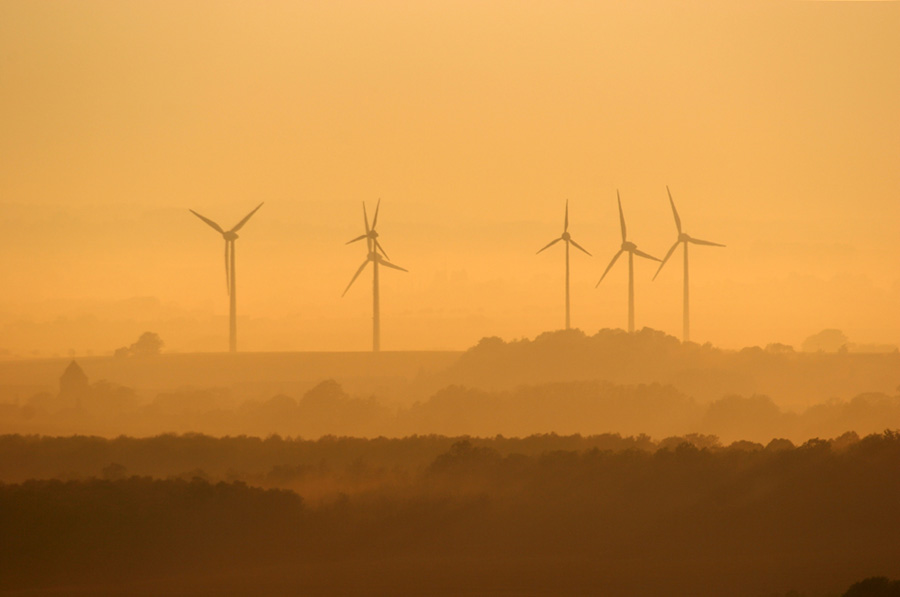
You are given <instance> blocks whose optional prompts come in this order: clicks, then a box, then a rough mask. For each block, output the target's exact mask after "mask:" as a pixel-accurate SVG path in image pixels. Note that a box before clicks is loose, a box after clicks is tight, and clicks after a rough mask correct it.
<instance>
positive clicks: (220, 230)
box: [188, 209, 225, 234]
mask: <svg viewBox="0 0 900 597" xmlns="http://www.w3.org/2000/svg"><path fill="white" fill-rule="evenodd" d="M188 211H189V212H191V213H192V214H194V215H195V216H197V217H198V218H200V219H201V220H203V221H204V222H206V223H207V224H209V225H210V226H212V227H213V228H215V229H216V231H218V232H219V233H221V234H225V231H224V230H222V227H221V226H219V225H218V224H216V223H215V222H213V221H212V220H210V219H209V218H206V217H203V216H201V215H200V214H198V213H197V212H195V211H194V210H193V209H189V210H188Z"/></svg>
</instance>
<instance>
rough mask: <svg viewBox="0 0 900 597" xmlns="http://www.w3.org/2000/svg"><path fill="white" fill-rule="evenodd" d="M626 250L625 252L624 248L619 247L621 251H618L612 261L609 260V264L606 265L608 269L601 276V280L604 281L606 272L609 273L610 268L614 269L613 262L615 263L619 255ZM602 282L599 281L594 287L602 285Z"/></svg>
mask: <svg viewBox="0 0 900 597" xmlns="http://www.w3.org/2000/svg"><path fill="white" fill-rule="evenodd" d="M624 252H625V250H624V249H619V252H618V253H616V254H615V255H614V256H613V258H612V261H610V262H609V265H607V266H606V270H604V272H603V275H602V276H600V282H602V281H603V278H605V277H606V274H608V273H609V270H611V269H612V266H613V264H615V262H616V259H618V258H619V255H621V254H622V253H624ZM600 282H597V284H596V285H595V286H594V288H596V287H597V286H600Z"/></svg>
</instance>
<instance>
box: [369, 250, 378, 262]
mask: <svg viewBox="0 0 900 597" xmlns="http://www.w3.org/2000/svg"><path fill="white" fill-rule="evenodd" d="M369 261H379V255H378V253H377V252H375V251H372V252H371V253H369Z"/></svg>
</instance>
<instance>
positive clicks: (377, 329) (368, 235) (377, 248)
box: [341, 199, 408, 352]
mask: <svg viewBox="0 0 900 597" xmlns="http://www.w3.org/2000/svg"><path fill="white" fill-rule="evenodd" d="M380 207H381V199H379V200H378V203H377V204H376V205H375V215H374V217H373V218H372V226H371V227H369V216H368V214H367V213H366V204H365V202H363V221H364V223H365V225H366V232H365V234H361V235H360V236H357V237H356V238H354V239H352V240H349V241H347V243H346V244H348V245H349V244H350V243H355V242H356V241H359V240H363V239H366V251H367V253H366V260H365V261H363V262H362V265H360V266H359V269H358V270H356V273H355V274H353V278H352V279H351V280H350V283H349V284H347V288H345V289H344V293H343V294H341V297H343V296H344V295H345V294H347V291H348V290H350V287H351V286H353V283H354V282H355V281H356V278H358V277H359V275H360V274H361V273H362V271H363V270H364V269H365V268H366V265H368V264H369V262H371V263H372V352H378V351H380V350H381V315H380V305H379V295H378V266H379V265H383V266H385V267H389V268H391V269H398V270H400V271H401V272H405V271H408V270H405V269H403V268H402V267H400V266H399V265H394V264H393V263H390V262H389V261H388V260H387V259H388V256H387V253H386V252H385V250H384V249H383V248H382V246H381V243H380V242H378V233H377V232H376V231H375V226H376V225H377V224H378V210H379V208H380ZM382 255H384V257H382Z"/></svg>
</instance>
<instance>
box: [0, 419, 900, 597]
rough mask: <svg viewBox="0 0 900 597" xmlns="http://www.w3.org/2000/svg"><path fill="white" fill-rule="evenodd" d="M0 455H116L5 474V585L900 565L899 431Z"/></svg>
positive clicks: (759, 582) (383, 584)
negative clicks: (57, 472) (809, 436)
mask: <svg viewBox="0 0 900 597" xmlns="http://www.w3.org/2000/svg"><path fill="white" fill-rule="evenodd" d="M704 444H706V445H704ZM112 459H116V460H112ZM0 462H3V463H5V465H6V466H7V467H9V466H10V464H9V463H13V462H14V463H16V464H15V465H14V466H15V467H19V468H20V469H21V470H19V472H18V473H14V472H12V471H11V470H9V469H7V470H5V471H3V475H2V476H3V478H4V479H10V478H12V477H19V476H21V475H22V474H27V469H28V468H29V467H33V472H34V473H36V475H39V474H40V471H41V467H44V468H46V467H47V466H51V467H52V466H57V467H62V468H63V469H65V468H66V467H76V466H77V463H78V462H93V463H95V465H99V464H100V463H105V464H104V465H103V466H102V467H101V468H100V470H99V471H96V474H94V475H90V474H89V475H84V476H80V475H72V474H70V475H69V476H68V478H66V479H62V478H56V479H51V478H45V479H43V480H27V481H18V482H14V483H6V484H3V485H0V527H2V528H3V529H4V533H3V537H4V539H3V541H2V546H0V550H2V553H0V567H2V570H0V579H2V580H0V583H2V584H3V587H2V588H4V589H26V588H34V589H40V588H44V589H49V588H51V587H55V586H60V585H62V586H65V587H68V588H69V589H70V590H72V591H76V592H77V591H79V590H83V591H85V592H84V594H90V593H91V592H94V593H102V592H104V591H112V592H114V591H115V590H116V588H117V587H119V588H121V587H122V586H123V583H124V584H126V585H128V586H129V587H135V590H138V589H140V590H143V591H145V592H146V594H149V593H152V592H154V591H156V592H160V591H165V590H166V588H167V584H166V583H168V582H176V580H177V583H178V586H179V587H180V590H181V591H182V592H183V593H185V594H186V593H189V592H191V591H199V592H203V591H211V592H215V593H223V592H224V593H228V592H229V591H234V592H235V593H241V592H246V591H247V590H249V588H250V587H253V586H255V587H261V588H260V590H262V591H263V592H295V593H296V592H303V591H306V592H308V593H309V594H334V595H338V594H346V592H347V591H351V592H357V593H358V592H360V591H363V592H366V593H367V594H392V593H393V594H396V593H397V592H403V591H405V592H410V591H412V592H417V593H421V592H427V593H429V594H448V595H449V594H458V593H460V592H465V591H466V590H468V589H469V588H471V587H473V586H478V587H479V588H481V589H486V588H490V587H493V588H499V587H505V588H507V590H511V591H520V592H526V591H528V592H529V594H559V593H560V592H562V593H567V594H600V593H602V594H608V595H633V594H692V595H723V594H728V595H787V594H788V592H789V591H796V593H792V594H801V595H810V596H812V595H838V594H840V593H841V592H842V591H844V590H846V589H847V587H849V586H850V585H851V584H852V583H853V582H855V581H858V580H860V579H863V578H866V577H872V576H894V577H896V576H898V575H900V563H898V560H897V558H896V549H895V547H894V546H895V543H896V537H897V534H898V531H900V510H898V509H897V507H896V504H897V503H898V502H900V476H898V475H897V463H898V462H900V433H894V432H885V433H882V434H875V435H870V436H867V437H864V438H862V439H860V438H858V437H855V436H852V435H845V436H843V437H840V438H836V439H834V440H831V441H826V440H810V441H808V442H806V443H804V444H802V445H799V446H794V445H792V444H791V443H790V442H788V441H785V440H782V441H773V442H771V443H770V444H769V445H767V446H761V445H756V444H752V443H749V442H741V443H737V444H734V445H731V446H727V447H723V446H720V445H717V444H716V442H715V438H709V437H704V436H694V437H690V438H672V440H671V441H669V442H667V443H664V444H663V443H654V442H652V441H650V440H649V439H648V438H621V437H617V436H607V437H595V438H585V437H578V436H574V437H561V436H543V437H534V438H523V439H518V440H509V439H506V438H494V439H490V440H488V439H481V440H475V439H471V438H443V437H418V438H406V439H398V440H372V441H371V442H368V441H366V440H358V439H357V440H354V439H339V438H329V439H323V440H319V441H317V442H304V441H299V440H284V439H280V438H269V439H268V440H259V439H253V438H222V439H215V438H209V437H202V436H186V437H176V436H166V437H158V438H148V439H143V440H140V439H130V438H119V439H115V440H104V439H100V438H58V439H53V438H34V437H32V438H28V437H16V436H7V437H4V438H2V441H0ZM141 463H143V464H141ZM201 464H202V465H204V466H206V469H204V470H200V469H196V470H194V471H193V474H192V473H191V470H190V469H191V468H192V467H195V466H196V465H201ZM268 466H271V468H270V469H269V470H268V471H267V472H265V473H260V472H259V470H260V467H268ZM147 467H151V468H152V467H157V468H156V470H155V471H154V472H153V473H152V474H148V473H146V470H147ZM167 467H168V468H169V474H166V472H165V471H164V470H163V469H165V468H167ZM223 468H224V469H225V472H224V473H222V472H221V471H222V470H223ZM242 468H244V470H241V469H242ZM129 471H134V472H140V475H131V474H130V473H129ZM324 485H330V490H329V491H323V489H322V487H323V486H324ZM285 488H290V489H285ZM305 488H309V489H310V491H309V493H310V495H311V496H312V497H309V498H308V497H307V496H306V495H305V494H306V492H305V491H304V489H305ZM357 565H358V568H354V566H357ZM340 570H345V571H347V570H354V573H352V574H341V573H339V572H338V571H340ZM723 571H727V573H723ZM426 588H427V589H428V590H427V591H426V590H425V589H426Z"/></svg>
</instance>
